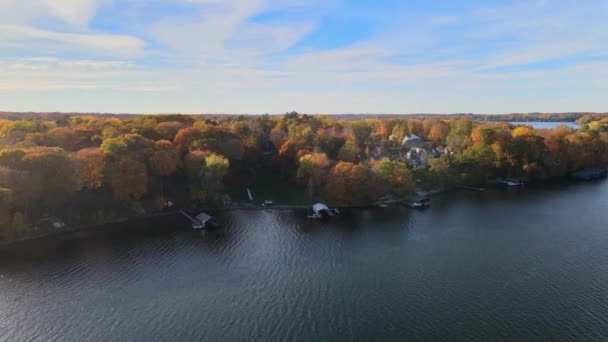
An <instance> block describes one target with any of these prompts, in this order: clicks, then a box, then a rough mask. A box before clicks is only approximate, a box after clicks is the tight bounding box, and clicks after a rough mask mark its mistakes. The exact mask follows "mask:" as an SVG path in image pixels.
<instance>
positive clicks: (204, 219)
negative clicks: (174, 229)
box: [196, 213, 213, 223]
mask: <svg viewBox="0 0 608 342" xmlns="http://www.w3.org/2000/svg"><path fill="white" fill-rule="evenodd" d="M196 219H197V220H198V221H199V222H200V223H205V222H207V221H209V220H211V219H213V217H211V216H209V215H207V214H205V213H200V214H198V215H196Z"/></svg>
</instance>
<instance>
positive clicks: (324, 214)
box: [309, 203, 339, 220]
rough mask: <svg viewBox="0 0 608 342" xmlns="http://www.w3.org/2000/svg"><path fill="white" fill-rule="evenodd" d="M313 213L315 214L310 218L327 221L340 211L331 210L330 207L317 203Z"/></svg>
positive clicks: (314, 205)
mask: <svg viewBox="0 0 608 342" xmlns="http://www.w3.org/2000/svg"><path fill="white" fill-rule="evenodd" d="M312 213H313V214H312V215H310V216H309V217H310V218H315V219H320V220H327V219H329V218H330V217H333V216H334V215H335V214H337V213H339V211H338V209H329V207H328V206H327V205H325V204H323V203H316V204H313V206H312Z"/></svg>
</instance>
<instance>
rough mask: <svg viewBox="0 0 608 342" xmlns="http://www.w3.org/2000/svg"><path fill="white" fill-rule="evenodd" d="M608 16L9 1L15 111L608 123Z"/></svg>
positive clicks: (274, 3) (4, 46)
mask: <svg viewBox="0 0 608 342" xmlns="http://www.w3.org/2000/svg"><path fill="white" fill-rule="evenodd" d="M607 17H608V1H605V0H586V1H577V0H523V1H516V0H509V1H508V0H496V1H492V0H488V1H474V0H434V1H427V0H0V110H4V111H47V112H48V111H61V112H114V113H161V112H162V113H178V112H179V113H252V114H257V113H284V112H288V111H292V110H296V111H298V112H301V113H512V112H568V111H596V112H603V111H608V20H606V18H607Z"/></svg>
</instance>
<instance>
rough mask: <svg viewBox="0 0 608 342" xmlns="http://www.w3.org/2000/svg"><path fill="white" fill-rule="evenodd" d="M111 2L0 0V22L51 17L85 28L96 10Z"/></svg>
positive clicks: (20, 22)
mask: <svg viewBox="0 0 608 342" xmlns="http://www.w3.org/2000/svg"><path fill="white" fill-rule="evenodd" d="M111 1H112V0H26V1H24V0H0V20H1V22H2V23H4V24H7V23H11V24H24V23H29V22H33V21H36V20H38V19H40V18H41V17H47V16H51V17H54V18H56V19H59V20H61V21H63V22H64V23H66V24H69V25H73V26H81V27H84V26H86V25H87V24H88V23H89V21H90V20H91V19H92V18H93V16H94V15H95V13H96V11H97V9H98V8H99V7H100V6H101V5H103V4H108V3H111Z"/></svg>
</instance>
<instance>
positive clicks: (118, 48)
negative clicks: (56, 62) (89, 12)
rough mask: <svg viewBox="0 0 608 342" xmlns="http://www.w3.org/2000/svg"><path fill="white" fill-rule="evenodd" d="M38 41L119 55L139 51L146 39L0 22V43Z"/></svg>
mask: <svg viewBox="0 0 608 342" xmlns="http://www.w3.org/2000/svg"><path fill="white" fill-rule="evenodd" d="M36 42H38V43H42V44H45V43H48V44H52V48H53V49H57V48H63V49H66V48H72V49H76V48H78V49H85V50H92V51H96V52H102V53H112V54H116V55H121V56H133V55H136V54H138V53H141V52H142V51H143V49H144V47H145V43H144V42H143V41H142V40H141V39H139V38H136V37H132V36H126V35H113V34H95V33H85V34H81V33H63V32H54V31H46V30H41V29H37V28H34V27H28V26H16V25H0V47H1V46H2V45H4V44H6V43H12V44H13V46H14V45H18V46H19V45H20V46H21V47H22V48H27V47H31V46H33V45H36Z"/></svg>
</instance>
